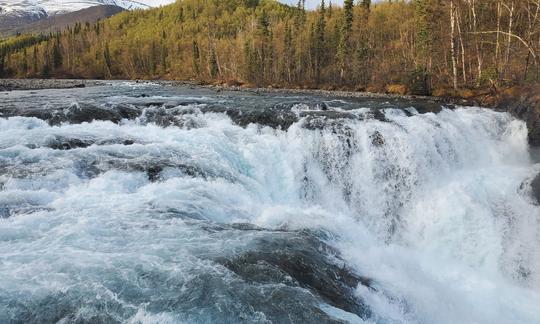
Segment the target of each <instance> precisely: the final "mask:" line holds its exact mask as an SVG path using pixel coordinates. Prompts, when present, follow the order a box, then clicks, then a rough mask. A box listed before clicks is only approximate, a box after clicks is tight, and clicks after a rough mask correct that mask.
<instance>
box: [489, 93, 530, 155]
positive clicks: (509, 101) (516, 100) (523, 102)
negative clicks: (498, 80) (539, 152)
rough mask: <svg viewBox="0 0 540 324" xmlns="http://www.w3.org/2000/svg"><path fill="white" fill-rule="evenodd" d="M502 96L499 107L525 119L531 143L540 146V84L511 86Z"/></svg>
mask: <svg viewBox="0 0 540 324" xmlns="http://www.w3.org/2000/svg"><path fill="white" fill-rule="evenodd" d="M500 97H501V98H500V100H499V103H498V105H497V108H498V109H499V110H503V111H507V112H509V113H511V114H512V115H513V116H515V117H517V118H519V119H521V120H524V121H525V122H526V123H527V128H528V129H529V143H530V145H531V146H535V147H540V85H536V86H530V87H519V88H518V87H515V88H510V89H507V90H506V91H504V92H503V93H502V94H501V95H500Z"/></svg>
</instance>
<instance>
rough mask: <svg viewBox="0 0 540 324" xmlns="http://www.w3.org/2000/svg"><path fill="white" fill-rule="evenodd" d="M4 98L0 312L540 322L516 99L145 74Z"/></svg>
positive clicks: (539, 282)
mask: <svg viewBox="0 0 540 324" xmlns="http://www.w3.org/2000/svg"><path fill="white" fill-rule="evenodd" d="M0 100H2V101H3V104H2V107H1V108H0V112H1V115H0V117H2V118H0V251H1V252H0V322H1V323H23V322H24V323H29V322H30V323H47V322H60V323H71V322H81V323H84V322H128V323H207V322H219V323H226V322H246V323H249V322H257V323H270V322H274V323H286V322H296V323H300V322H314V321H319V322H323V323H343V322H351V323H363V322H366V323H538V322H540V310H539V308H538V305H540V206H538V204H537V203H536V202H535V201H534V200H533V198H532V196H531V194H530V182H531V181H532V179H533V178H534V177H535V176H536V175H537V174H538V173H539V172H540V164H537V163H536V162H534V161H533V160H532V159H531V156H530V153H529V148H528V145H527V129H526V126H525V124H524V123H523V122H521V121H518V120H515V119H513V118H512V117H511V116H509V115H507V114H504V113H497V112H493V111H490V110H486V109H481V108H456V109H449V108H443V109H442V110H440V111H438V110H436V112H430V111H431V109H427V110H426V108H425V107H420V106H421V105H422V104H421V103H418V104H419V105H420V106H415V105H416V104H415V103H407V102H385V101H384V100H382V101H374V100H363V101H360V100H350V99H347V100H341V99H332V98H320V97H317V96H299V95H296V96H293V95H278V94H273V95H270V94H265V95H257V94H251V93H242V92H240V93H220V94H216V93H214V92H212V91H210V90H197V89H174V88H166V87H160V86H157V85H140V84H134V83H113V84H112V85H110V86H105V87H97V88H88V89H77V90H44V91H40V92H28V91H25V92H17V91H15V92H12V93H9V94H8V93H0ZM40 102H44V103H40ZM85 111H91V112H92V113H93V114H94V116H101V117H100V118H98V119H100V120H95V121H91V120H90V121H89V120H86V116H84V112H85ZM434 111H435V110H434ZM299 264H300V265H299ZM308 274H309V275H308ZM336 274H339V275H336ZM318 282H322V283H324V285H323V286H324V287H320V286H318V284H317V283H318ZM334 292H336V293H334Z"/></svg>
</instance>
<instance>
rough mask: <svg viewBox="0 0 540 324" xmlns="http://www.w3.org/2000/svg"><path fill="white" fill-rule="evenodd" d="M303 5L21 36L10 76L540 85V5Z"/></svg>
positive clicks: (232, 7) (197, 4)
mask: <svg viewBox="0 0 540 324" xmlns="http://www.w3.org/2000/svg"><path fill="white" fill-rule="evenodd" d="M302 2H303V1H299V4H298V6H297V7H290V6H286V5H283V4H280V3H278V2H276V1H274V0H206V1H201V0H180V1H178V2H177V3H175V4H172V5H169V6H166V7H162V8H156V9H151V10H144V11H143V10H136V11H131V12H124V13H121V14H119V15H116V16H114V17H111V18H109V19H106V20H103V21H100V22H98V23H96V24H85V25H76V26H75V27H74V28H69V29H66V30H65V31H63V32H62V33H58V34H54V35H48V36H45V37H39V39H38V38H36V40H35V41H30V42H29V41H28V39H30V38H32V37H29V36H20V37H19V38H18V39H10V40H8V41H5V42H3V43H0V76H2V77H77V78H116V79H155V78H162V79H179V80H187V79H195V80H201V81H206V82H228V83H229V84H239V83H243V84H249V85H257V86H269V85H272V86H289V87H292V86H309V87H325V88H348V89H362V90H377V91H383V90H388V91H391V92H398V93H399V92H406V91H407V92H410V93H418V94H427V93H430V92H431V91H432V89H435V88H456V89H457V88H460V89H461V88H474V87H483V88H486V87H498V86H500V85H513V84H529V83H537V82H538V81H539V80H540V58H539V56H540V0H482V1H478V0H476V1H475V0H448V1H442V0H415V1H395V0H394V1H386V2H378V3H371V1H369V0H362V1H358V2H353V1H352V0H346V1H345V6H344V8H337V7H336V6H332V5H331V4H330V3H324V1H322V3H321V6H320V7H319V8H318V9H317V10H316V11H307V10H305V9H304V6H303V4H302ZM21 40H23V41H21ZM3 44H4V45H3ZM7 44H9V46H7Z"/></svg>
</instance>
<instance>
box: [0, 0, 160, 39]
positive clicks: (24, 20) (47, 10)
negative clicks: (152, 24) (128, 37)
mask: <svg viewBox="0 0 540 324" xmlns="http://www.w3.org/2000/svg"><path fill="white" fill-rule="evenodd" d="M100 6H101V7H104V6H108V9H107V10H102V11H103V12H93V13H89V12H85V13H84V15H83V16H85V15H86V16H90V18H92V19H90V20H91V21H95V19H97V18H106V17H108V16H110V15H111V14H112V13H113V12H118V11H117V10H122V9H124V10H131V9H146V8H149V7H150V6H149V5H146V4H144V3H141V2H138V1H132V0H0V36H2V35H3V36H6V35H10V34H15V33H16V32H20V31H24V29H25V28H27V27H28V26H33V25H36V24H39V23H41V22H43V21H47V20H50V19H52V18H56V17H61V16H66V15H71V16H73V15H72V13H73V14H76V13H77V12H80V11H81V10H85V11H88V10H90V8H94V9H95V8H100ZM114 8H116V9H114ZM115 10H116V11H115ZM99 14H104V16H103V17H98V16H96V15H99ZM82 18H84V17H80V18H79V19H78V20H82ZM73 19H77V17H69V19H63V20H73ZM86 21H88V20H86ZM54 23H55V22H53V24H54ZM47 25H50V24H47ZM37 27H38V29H39V27H40V26H37Z"/></svg>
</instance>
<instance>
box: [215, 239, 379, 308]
mask: <svg viewBox="0 0 540 324" xmlns="http://www.w3.org/2000/svg"><path fill="white" fill-rule="evenodd" d="M219 262H221V263H222V264H223V265H224V266H225V267H227V268H228V269H230V270H232V271H233V272H235V273H236V274H237V275H238V276H240V277H242V278H243V279H244V280H247V281H248V282H257V283H265V284H269V283H274V284H283V285H287V286H291V287H302V288H304V289H308V290H309V291H311V292H312V293H313V294H314V295H316V296H319V297H320V298H321V299H323V300H324V301H325V302H326V303H328V304H330V305H332V306H334V307H337V308H340V309H342V310H345V311H347V312H350V313H354V314H357V315H358V316H360V317H361V318H364V319H365V318H368V317H369V316H370V310H369V308H368V307H367V306H366V305H365V304H364V303H363V302H362V300H361V299H360V298H358V297H356V296H355V294H354V291H355V289H356V288H357V286H358V285H364V286H367V287H370V284H371V282H370V280H369V279H367V278H364V277H361V276H359V275H357V274H355V273H354V271H352V270H351V269H350V268H348V267H347V266H346V265H344V262H343V261H342V260H340V258H339V255H338V252H337V251H336V250H335V249H333V248H331V247H330V246H329V245H327V244H326V243H324V242H323V241H322V240H321V239H319V238H318V237H317V235H315V234H314V233H310V232H307V231H301V232H295V233H291V232H283V233H272V236H268V237H262V238H260V239H259V240H258V242H257V243H256V246H255V247H254V248H253V249H252V250H251V251H247V252H243V253H240V254H238V255H235V256H234V257H232V258H229V259H225V260H220V261H219Z"/></svg>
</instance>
